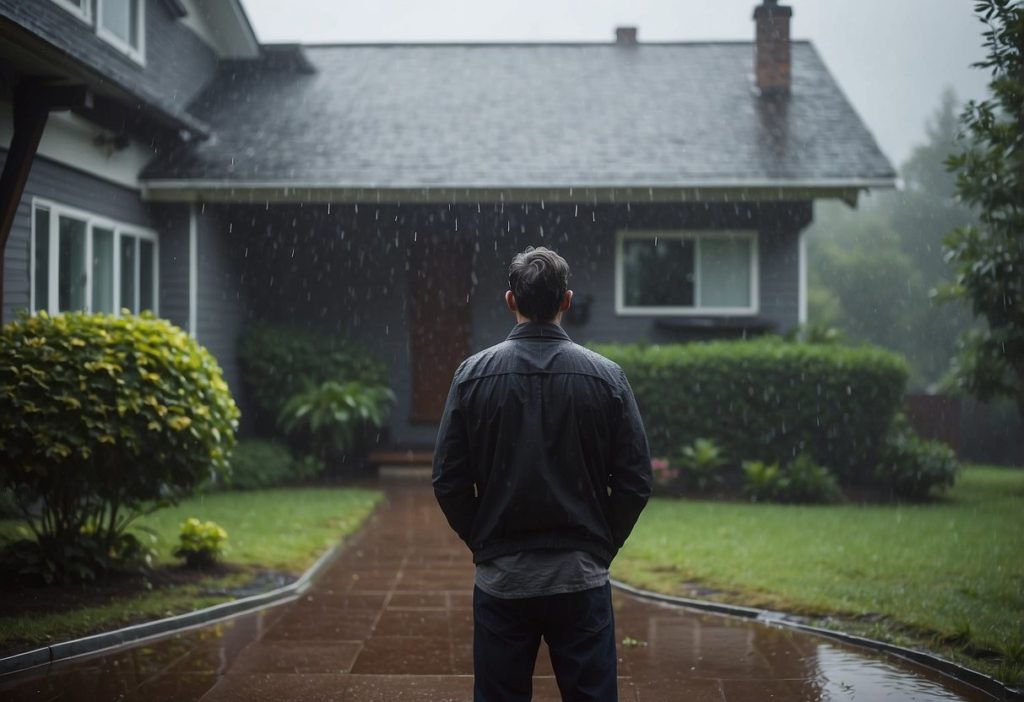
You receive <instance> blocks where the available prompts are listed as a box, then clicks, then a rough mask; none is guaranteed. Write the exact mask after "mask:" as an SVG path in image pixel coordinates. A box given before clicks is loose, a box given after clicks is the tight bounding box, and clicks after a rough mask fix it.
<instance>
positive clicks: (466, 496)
mask: <svg viewBox="0 0 1024 702" xmlns="http://www.w3.org/2000/svg"><path fill="white" fill-rule="evenodd" d="M460 370H461V368H460ZM458 378H459V371H456V373H455V379H454V380H453V381H452V386H451V389H450V390H449V391H448V400H447V402H445V406H444V414H442V415H441V426H440V428H439V429H438V433H437V444H436V445H435V447H434V466H433V473H432V479H431V480H432V482H433V485H434V496H435V497H436V498H437V503H438V504H439V505H440V506H441V511H442V512H444V516H445V518H446V519H447V520H448V524H449V525H451V528H452V529H454V530H455V533H456V534H458V535H459V538H460V539H462V540H463V541H465V542H467V543H468V542H469V535H470V531H471V530H472V527H473V519H474V518H475V517H476V509H477V498H476V490H475V488H474V484H473V470H472V466H470V464H469V436H468V434H467V432H466V418H465V415H464V413H463V411H462V408H461V407H460V406H459V396H458Z"/></svg>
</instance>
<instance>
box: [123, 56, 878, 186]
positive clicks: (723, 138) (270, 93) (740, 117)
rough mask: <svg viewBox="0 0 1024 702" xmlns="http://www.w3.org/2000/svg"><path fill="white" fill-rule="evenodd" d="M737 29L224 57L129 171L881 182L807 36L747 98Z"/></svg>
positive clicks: (408, 180) (490, 181) (389, 178)
mask: <svg viewBox="0 0 1024 702" xmlns="http://www.w3.org/2000/svg"><path fill="white" fill-rule="evenodd" d="M752 51H753V48H752V45H751V44H750V43H749V42H742V43H722V42H719V43H687V44H641V45H639V46H634V47H623V46H616V45H614V44H611V45H609V44H515V45H509V44H490V45H488V44H480V45H346V46H307V47H305V53H306V55H307V57H308V59H309V62H310V63H311V64H312V65H313V67H314V68H315V71H316V72H315V73H300V72H296V71H281V70H277V71H269V70H268V71H259V70H238V68H237V67H224V68H222V72H221V74H220V75H219V76H218V78H217V79H215V80H214V81H213V82H212V83H211V86H210V87H209V88H208V89H207V90H206V91H205V92H204V93H203V94H202V95H201V96H200V97H199V98H198V99H197V101H196V102H195V103H194V104H193V105H192V106H191V108H190V109H191V111H192V113H193V114H194V115H195V116H196V117H198V118H199V119H201V120H202V121H203V122H205V123H207V124H209V125H210V127H211V130H212V132H213V138H211V139H210V140H208V141H206V142H203V143H198V144H192V145H189V146H188V147H186V148H183V149H182V150H179V151H177V152H174V153H169V154H165V155H163V156H161V157H160V158H158V159H157V160H156V161H155V162H153V163H152V164H150V165H149V167H148V168H147V169H146V171H145V173H144V174H143V178H144V179H146V180H148V181H149V182H150V183H151V184H154V182H155V181H159V180H168V181H171V180H174V181H178V180H188V181H197V180H199V181H209V182H215V181H230V182H232V183H238V184H242V183H277V184H279V183H294V184H302V185H305V186H316V185H324V186H340V187H367V188H403V187H404V188H417V187H430V188H435V187H436V188H443V187H467V188H484V187H497V188H501V187H518V188H526V187H563V186H576V187H598V188H600V187H677V186H678V187H684V186H694V185H697V186H699V185H711V184H738V185H743V184H751V183H761V184H769V185H775V184H778V185H786V184H797V183H802V184H805V185H806V184H808V183H822V184H825V183H830V184H833V185H843V186H849V185H852V184H854V183H862V184H863V183H867V182H873V183H874V184H878V183H879V182H880V181H891V180H892V179H893V178H894V172H893V168H892V166H891V164H890V163H889V161H888V160H887V159H886V157H885V156H884V155H883V154H882V152H881V151H880V150H879V148H878V146H877V144H876V143H875V140H874V138H873V137H872V136H871V134H870V133H869V132H868V130H867V129H866V128H865V126H864V124H863V123H862V122H861V120H860V118H859V117H858V116H857V114H856V112H855V111H854V110H853V108H852V107H851V106H850V104H849V102H848V101H847V100H846V98H845V97H844V96H843V94H842V92H841V91H840V89H839V87H838V86H837V85H836V82H835V80H834V79H833V78H832V76H831V75H830V74H829V72H828V69H827V68H826V67H825V65H824V63H823V62H822V61H821V59H820V57H819V56H818V54H817V52H816V51H815V49H814V48H813V46H811V45H810V44H809V43H807V42H794V44H793V47H792V71H793V88H792V95H791V96H790V97H789V98H788V99H784V100H781V101H779V100H770V99H766V98H760V97H759V96H758V95H757V94H756V92H755V90H754V89H753V87H752V82H751V81H752V78H751V73H752V64H753V59H752Z"/></svg>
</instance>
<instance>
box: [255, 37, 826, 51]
mask: <svg viewBox="0 0 1024 702" xmlns="http://www.w3.org/2000/svg"><path fill="white" fill-rule="evenodd" d="M753 43H754V42H753V40H749V39H708V40H703V39H702V40H694V41H643V42H640V43H638V44H636V45H633V46H630V47H628V48H629V49H636V48H642V47H645V46H741V45H742V46H751V45H753ZM791 43H792V44H811V41H810V40H809V39H794V40H792V41H791ZM279 44H280V45H290V46H300V47H302V48H304V49H363V48H456V47H459V48H463V47H464V48H481V49H489V48H539V47H566V48H574V47H580V48H593V47H608V48H622V47H620V46H619V45H618V44H616V43H615V42H614V41H495V42H485V41H476V42H474V41H436V42H434V41H412V42H387V41H380V42H313V43H296V42H275V43H264V46H276V45H279Z"/></svg>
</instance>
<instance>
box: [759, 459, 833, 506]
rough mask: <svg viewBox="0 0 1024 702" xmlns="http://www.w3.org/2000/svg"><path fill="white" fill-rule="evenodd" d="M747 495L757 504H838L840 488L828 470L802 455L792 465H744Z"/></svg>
mask: <svg viewBox="0 0 1024 702" xmlns="http://www.w3.org/2000/svg"><path fill="white" fill-rule="evenodd" d="M743 473H744V479H745V480H744V485H743V491H744V492H745V493H746V494H747V495H748V496H749V497H750V499H751V500H753V501H755V502H759V501H760V502H801V503H822V502H824V503H828V502H837V501H838V500H839V499H841V497H842V493H841V492H840V490H839V484H838V483H837V482H836V479H835V477H834V476H833V475H832V474H831V473H829V472H828V470H827V469H826V468H823V467H822V466H819V465H818V464H817V463H815V462H814V459H812V458H810V457H809V456H807V455H804V454H801V455H799V456H797V457H796V459H795V460H793V461H792V462H791V463H788V464H785V465H784V466H782V467H780V466H779V464H778V463H771V464H768V463H765V462H763V461H744V463H743Z"/></svg>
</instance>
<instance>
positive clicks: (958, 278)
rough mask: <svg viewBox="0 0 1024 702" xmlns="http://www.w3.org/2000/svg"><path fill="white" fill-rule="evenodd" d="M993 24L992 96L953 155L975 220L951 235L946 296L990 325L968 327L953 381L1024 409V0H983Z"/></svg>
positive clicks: (989, 32) (965, 118) (968, 120)
mask: <svg viewBox="0 0 1024 702" xmlns="http://www.w3.org/2000/svg"><path fill="white" fill-rule="evenodd" d="M975 12H976V14H977V15H978V17H979V19H980V20H981V21H982V22H983V23H984V24H985V25H986V27H987V29H986V31H985V32H984V33H983V36H984V37H985V43H984V46H985V48H986V49H987V50H988V54H987V56H986V58H985V60H983V61H980V62H978V63H976V64H974V65H975V66H976V67H978V68H984V69H989V70H990V71H991V72H992V81H991V82H990V83H989V90H990V93H991V95H990V97H989V98H988V99H987V100H984V101H982V102H974V101H972V102H970V103H968V105H967V107H966V108H965V109H964V111H963V114H962V115H961V118H960V122H961V127H962V130H963V132H962V136H961V140H960V143H961V149H960V151H959V153H955V154H953V155H952V156H950V157H949V159H948V160H947V162H946V165H947V167H948V168H949V170H950V171H952V172H955V173H956V192H957V195H958V196H959V198H960V200H961V201H963V202H964V203H966V204H967V205H969V206H971V207H973V208H975V209H976V210H977V213H978V223H977V224H976V225H966V226H961V227H957V228H956V229H954V230H953V232H952V233H950V234H949V236H948V237H947V238H946V240H945V242H944V243H945V251H946V256H947V258H948V259H949V260H950V262H951V263H953V264H954V266H955V275H954V278H953V282H952V283H951V284H950V285H948V286H946V288H945V289H944V295H945V297H948V298H963V299H965V300H967V301H968V302H969V303H970V306H971V309H972V311H973V312H974V314H975V316H976V317H979V318H980V319H981V320H983V321H984V323H985V325H984V326H983V327H981V328H978V329H974V330H972V331H970V332H969V333H967V334H964V335H963V336H962V337H961V340H960V344H959V348H958V353H957V359H956V365H955V369H954V370H955V383H956V385H957V386H958V387H959V388H960V389H962V390H965V391H967V392H970V393H972V394H974V395H976V396H977V397H978V398H979V399H981V400H987V399H990V398H994V397H1000V396H1005V397H1010V398H1012V399H1013V400H1015V401H1016V403H1017V408H1018V411H1019V413H1020V415H1021V416H1022V417H1024V4H1022V3H1021V2H1020V0H979V1H978V2H976V3H975Z"/></svg>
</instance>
